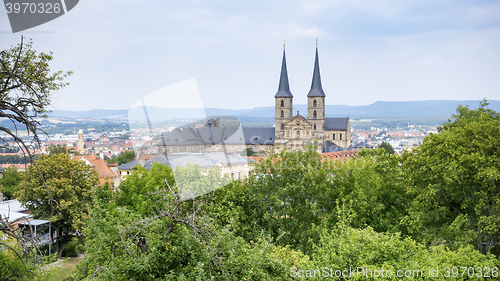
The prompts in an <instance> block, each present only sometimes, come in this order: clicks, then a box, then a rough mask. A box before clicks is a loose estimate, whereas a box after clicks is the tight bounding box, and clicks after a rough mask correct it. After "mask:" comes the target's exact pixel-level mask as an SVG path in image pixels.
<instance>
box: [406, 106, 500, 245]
mask: <svg viewBox="0 0 500 281" xmlns="http://www.w3.org/2000/svg"><path fill="white" fill-rule="evenodd" d="M487 106H488V103H487V102H486V101H483V102H481V106H480V107H479V108H478V109H475V110H471V109H469V108H468V107H463V106H460V107H458V109H457V114H455V115H453V119H452V120H449V121H448V122H447V123H445V124H444V125H443V126H442V127H440V128H439V133H438V134H431V135H429V136H428V137H426V138H425V139H424V141H423V143H422V145H421V146H420V147H419V148H416V149H414V150H413V151H412V152H411V153H405V155H404V156H403V157H404V159H405V162H404V168H405V169H404V170H405V175H406V179H407V182H408V185H409V187H408V189H409V192H410V194H412V195H413V196H414V197H415V200H414V203H413V205H412V207H411V209H410V215H409V216H408V217H407V218H406V219H405V222H406V223H407V225H408V229H409V230H410V231H411V232H412V233H413V235H414V236H416V237H419V238H420V239H423V240H424V241H427V242H431V241H432V240H435V239H441V240H442V241H444V242H445V243H449V244H451V245H455V246H459V245H464V244H469V243H472V244H473V245H475V247H476V248H477V249H478V250H479V251H481V252H482V253H487V252H488V251H490V250H494V251H495V252H497V250H495V249H496V248H498V245H499V244H498V241H499V239H500V153H499V151H500V114H499V113H497V112H495V111H493V110H491V109H488V108H487ZM497 254H498V253H497Z"/></svg>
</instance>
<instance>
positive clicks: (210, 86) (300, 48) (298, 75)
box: [0, 0, 500, 110]
mask: <svg viewBox="0 0 500 281" xmlns="http://www.w3.org/2000/svg"><path fill="white" fill-rule="evenodd" d="M21 35H24V36H26V37H27V38H31V39H32V40H33V42H34V48H35V49H36V50H37V51H42V52H49V51H51V52H53V55H54V60H53V61H52V69H54V70H72V71H73V72H74V74H73V75H72V76H71V77H70V78H69V79H68V82H70V85H69V86H68V87H66V88H64V89H63V90H61V91H59V92H57V93H55V94H54V96H53V103H52V105H53V108H52V109H56V110H90V109H128V108H129V107H130V106H132V105H133V104H137V102H138V101H141V100H143V99H144V97H146V96H148V95H149V94H151V93H155V92H158V91H159V90H160V89H163V88H165V87H167V88H168V87H169V86H171V85H175V84H178V83H186V81H190V82H188V84H190V85H191V82H193V81H195V84H196V87H197V90H198V92H199V97H200V98H201V100H202V101H201V103H202V104H203V105H204V106H205V107H212V108H214V107H215V108H226V109H249V108H254V107H264V106H273V105H274V95H275V93H276V91H277V88H278V81H279V75H280V68H281V59H282V52H283V42H284V41H285V42H286V56H287V65H288V74H289V80H290V87H291V91H292V94H293V95H294V103H295V104H305V103H306V95H307V93H308V91H309V88H310V85H311V79H312V72H313V64H314V52H315V47H316V39H318V48H319V60H320V67H321V76H322V84H323V89H324V91H325V93H326V104H336V105H367V104H371V103H373V102H376V101H413V100H481V99H483V98H488V99H490V100H500V1H482V0H476V1H461V0H453V1H451V0H450V1H448V0H441V1H435V0H418V1H417V0H415V1H407V0H379V1H372V0H363V1H362V0H343V1H339V0H319V1H312V0H280V1H274V0H252V1H234V0H232V1H230V0H182V1H180V0H171V1H165V0H141V1H139V0H84V1H80V2H79V3H78V5H77V6H76V7H75V8H73V9H72V10H71V11H69V12H68V13H67V14H65V15H63V16H61V17H59V18H57V19H55V20H53V21H51V22H48V23H46V24H43V25H40V26H38V27H35V28H32V29H29V30H25V31H22V32H18V33H15V34H13V33H12V31H11V28H10V24H9V21H8V17H7V12H6V10H5V8H2V9H0V50H4V49H8V48H10V47H11V46H14V45H17V44H18V43H19V42H20V37H21ZM174 88H175V86H174V87H173V88H172V87H170V88H169V89H174ZM169 98H170V99H175V103H173V102H171V103H169V104H175V106H177V107H183V105H186V106H185V107H189V106H188V105H189V104H192V103H193V102H194V101H193V98H192V95H185V94H183V93H182V91H180V92H179V94H177V95H173V96H171V97H169ZM195 104H199V102H198V101H196V102H195Z"/></svg>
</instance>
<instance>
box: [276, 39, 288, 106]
mask: <svg viewBox="0 0 500 281" xmlns="http://www.w3.org/2000/svg"><path fill="white" fill-rule="evenodd" d="M274 97H275V98H293V95H292V92H290V85H289V84H288V72H287V70H286V58H285V42H283V62H282V63H281V75H280V84H279V86H278V92H277V93H276V95H274Z"/></svg>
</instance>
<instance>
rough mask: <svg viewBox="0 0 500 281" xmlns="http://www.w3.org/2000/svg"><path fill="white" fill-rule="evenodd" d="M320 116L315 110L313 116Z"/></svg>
mask: <svg viewBox="0 0 500 281" xmlns="http://www.w3.org/2000/svg"><path fill="white" fill-rule="evenodd" d="M317 117H318V113H317V112H316V110H315V111H314V112H313V118H314V119H316V118H317Z"/></svg>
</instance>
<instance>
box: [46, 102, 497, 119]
mask: <svg viewBox="0 0 500 281" xmlns="http://www.w3.org/2000/svg"><path fill="white" fill-rule="evenodd" d="M479 102H480V101H478V100H468V101H457V100H428V101H378V102H375V103H372V104H370V105H361V106H351V105H327V106H326V114H327V117H334V116H349V117H376V116H424V115H452V114H454V113H455V112H456V109H457V107H458V106H459V105H464V106H465V105H468V106H469V108H477V107H478V106H479ZM488 102H489V103H490V108H491V109H493V110H495V111H498V112H500V101H498V100H490V101H488ZM147 111H148V115H149V116H150V119H151V120H152V121H155V120H156V121H160V120H172V119H182V118H191V119H192V118H204V114H203V112H204V113H205V114H206V116H216V115H220V116H233V117H236V118H241V119H249V118H250V119H252V118H260V119H266V120H267V119H268V118H273V117H274V107H273V106H268V107H256V108H252V109H241V110H231V109H221V108H205V109H204V111H203V109H185V108H184V109H183V108H178V109H165V108H159V107H148V109H147ZM297 111H299V112H300V114H301V115H307V106H306V105H305V104H299V105H295V106H294V114H296V112H297ZM129 114H130V116H131V117H132V118H134V119H135V118H137V119H138V120H140V119H142V118H143V116H144V109H143V108H134V109H132V110H131V111H130V112H129V110H127V109H123V110H106V109H93V110H88V111H65V110H54V112H53V113H52V114H51V117H58V118H70V119H97V118H109V119H113V118H116V119H128V117H129Z"/></svg>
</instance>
